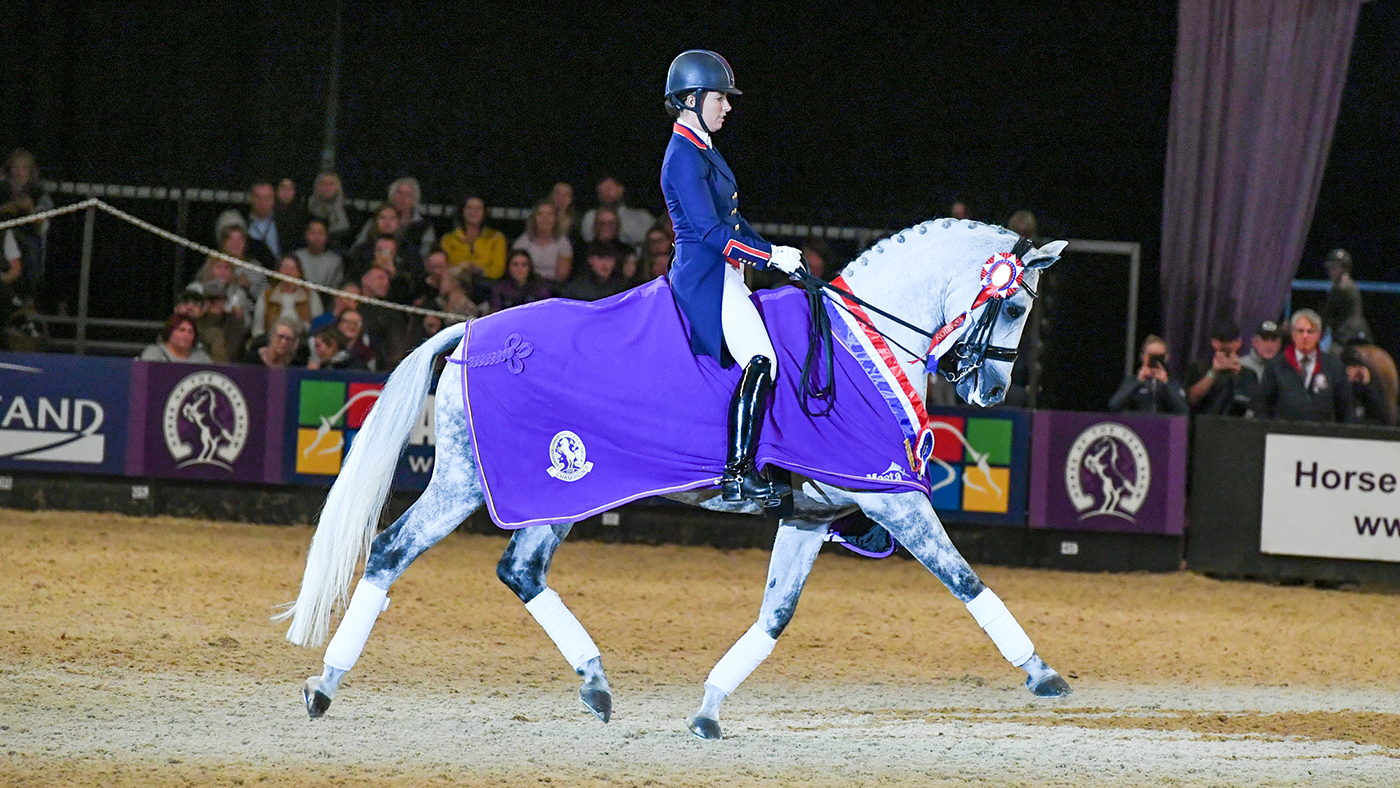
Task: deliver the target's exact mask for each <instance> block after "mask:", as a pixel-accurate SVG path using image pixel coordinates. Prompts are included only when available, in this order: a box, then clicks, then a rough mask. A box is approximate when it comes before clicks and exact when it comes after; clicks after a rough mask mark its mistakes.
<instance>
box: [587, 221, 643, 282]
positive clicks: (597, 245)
mask: <svg viewBox="0 0 1400 788" xmlns="http://www.w3.org/2000/svg"><path fill="white" fill-rule="evenodd" d="M621 226H622V223H621V220H620V219H619V218H618V216H617V211H614V210H612V209H611V208H599V209H598V210H596V211H594V212H593V243H591V244H589V245H588V253H589V254H592V253H593V250H594V249H606V250H608V251H610V252H612V254H613V256H614V257H616V258H617V266H618V268H619V269H620V272H621V275H622V277H623V278H624V279H628V280H631V279H632V278H633V277H634V276H636V275H637V250H636V248H635V247H632V246H628V245H627V244H625V243H623V242H622V239H620V238H618V237H617V233H618V229H619V228H620V227H621Z"/></svg>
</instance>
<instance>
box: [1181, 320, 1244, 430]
mask: <svg viewBox="0 0 1400 788" xmlns="http://www.w3.org/2000/svg"><path fill="white" fill-rule="evenodd" d="M1243 344H1244V343H1243V342H1242V341H1241V340H1240V329H1239V326H1237V325H1235V321H1233V320H1228V319H1227V320H1222V321H1220V322H1219V323H1217V324H1216V325H1215V327H1214V328H1212V329H1211V332H1210V347H1211V351H1212V355H1211V360H1210V361H1208V362H1192V364H1191V365H1190V366H1189V367H1188V368H1187V371H1186V379H1187V380H1189V381H1192V383H1191V387H1190V388H1188V389H1187V390H1186V399H1187V401H1188V402H1189V403H1190V404H1191V412H1192V413H1207V414H1210V415H1213V416H1245V415H1248V414H1249V409H1250V408H1251V407H1252V406H1253V403H1254V400H1255V398H1256V397H1258V396H1259V378H1258V377H1257V376H1256V375H1255V374H1254V371H1253V370H1251V369H1248V368H1246V367H1245V366H1244V364H1243V363H1242V362H1241V361H1240V346H1241V345H1243Z"/></svg>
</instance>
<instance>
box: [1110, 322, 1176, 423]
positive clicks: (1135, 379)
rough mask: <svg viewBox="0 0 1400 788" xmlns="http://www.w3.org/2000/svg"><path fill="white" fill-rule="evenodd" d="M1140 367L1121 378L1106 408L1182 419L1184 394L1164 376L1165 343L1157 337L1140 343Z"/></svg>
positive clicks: (1150, 337)
mask: <svg viewBox="0 0 1400 788" xmlns="http://www.w3.org/2000/svg"><path fill="white" fill-rule="evenodd" d="M1141 357H1142V366H1140V367H1138V371H1137V374H1136V375H1129V376H1128V377H1126V378H1124V379H1123V385H1121V386H1119V387H1118V391H1116V392H1114V394H1113V397H1112V398H1111V399H1109V401H1108V409H1109V410H1111V411H1114V412H1123V411H1129V412H1132V413H1166V414H1171V415H1176V416H1185V415H1186V413H1187V411H1188V410H1189V406H1188V405H1187V404H1186V392H1185V391H1183V390H1182V388H1181V384H1180V383H1177V382H1176V381H1175V380H1173V379H1172V378H1171V376H1170V375H1169V374H1167V343H1166V342H1165V341H1164V340H1163V339H1162V338H1161V337H1159V336H1157V335H1156V334H1149V335H1148V336H1147V338H1146V339H1144V340H1143V341H1142V354H1141Z"/></svg>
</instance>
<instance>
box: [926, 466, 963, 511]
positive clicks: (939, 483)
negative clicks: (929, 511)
mask: <svg viewBox="0 0 1400 788" xmlns="http://www.w3.org/2000/svg"><path fill="white" fill-rule="evenodd" d="M962 470H963V469H962V466H961V465H946V464H939V463H936V462H930V463H929V465H928V475H929V481H930V482H931V483H932V488H933V491H932V492H930V493H929V497H928V498H929V502H930V503H932V504H933V508H934V509H943V510H945V511H947V510H952V509H961V508H962V489H963V484H962Z"/></svg>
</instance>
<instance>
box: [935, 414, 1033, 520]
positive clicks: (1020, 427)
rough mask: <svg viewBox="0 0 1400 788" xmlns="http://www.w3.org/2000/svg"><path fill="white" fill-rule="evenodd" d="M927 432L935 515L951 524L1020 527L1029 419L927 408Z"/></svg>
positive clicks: (1026, 466) (1028, 442)
mask: <svg viewBox="0 0 1400 788" xmlns="http://www.w3.org/2000/svg"><path fill="white" fill-rule="evenodd" d="M974 414H975V415H974ZM929 427H930V428H931V429H932V430H933V435H934V442H933V455H932V456H931V457H930V459H929V463H928V478H929V486H930V488H931V490H932V492H931V493H930V495H929V498H930V500H931V501H932V502H933V508H934V509H935V510H936V511H937V512H938V516H939V517H940V518H942V519H944V520H946V521H948V522H956V523H973V524H980V525H1025V524H1026V494H1027V487H1028V479H1027V477H1028V476H1029V473H1028V465H1027V459H1028V455H1029V453H1030V452H1029V448H1030V432H1031V421H1030V414H1028V413H1027V412H1025V411H1019V410H1011V409H995V410H989V411H972V410H968V409H967V408H930V409H929Z"/></svg>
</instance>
